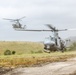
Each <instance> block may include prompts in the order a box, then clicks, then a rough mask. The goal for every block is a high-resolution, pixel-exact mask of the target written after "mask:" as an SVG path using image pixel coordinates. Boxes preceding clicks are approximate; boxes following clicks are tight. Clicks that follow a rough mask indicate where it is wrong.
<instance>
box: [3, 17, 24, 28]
mask: <svg viewBox="0 0 76 75" xmlns="http://www.w3.org/2000/svg"><path fill="white" fill-rule="evenodd" d="M23 18H25V16H24V17H21V18H19V19H7V18H3V19H4V20H10V21H11V22H14V24H12V26H13V28H14V29H24V28H25V25H24V27H22V24H21V23H20V21H21V20H22V19H23Z"/></svg>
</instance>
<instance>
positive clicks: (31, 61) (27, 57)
mask: <svg viewBox="0 0 76 75" xmlns="http://www.w3.org/2000/svg"><path fill="white" fill-rule="evenodd" d="M72 57H76V52H65V53H60V52H55V53H51V54H46V53H41V54H23V55H10V56H4V55H3V56H0V66H2V67H19V66H23V67H25V66H37V65H38V66H39V65H43V64H45V63H50V62H58V61H66V60H67V59H68V58H72Z"/></svg>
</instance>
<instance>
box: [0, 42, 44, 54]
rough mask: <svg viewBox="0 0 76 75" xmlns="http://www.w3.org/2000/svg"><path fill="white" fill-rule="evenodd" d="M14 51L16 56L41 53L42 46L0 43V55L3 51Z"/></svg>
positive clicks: (27, 43) (31, 43)
mask: <svg viewBox="0 0 76 75" xmlns="http://www.w3.org/2000/svg"><path fill="white" fill-rule="evenodd" d="M7 49H8V50H11V51H16V53H17V54H25V53H31V52H37V51H43V44H42V43H37V42H8V41H7V42H3V41H1V42H0V54H3V53H4V51H5V50H7Z"/></svg>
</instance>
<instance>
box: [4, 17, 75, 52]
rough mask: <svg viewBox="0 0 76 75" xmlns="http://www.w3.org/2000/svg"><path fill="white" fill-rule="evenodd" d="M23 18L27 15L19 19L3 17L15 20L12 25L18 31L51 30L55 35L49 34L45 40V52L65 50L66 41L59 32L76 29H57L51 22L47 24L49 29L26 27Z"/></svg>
mask: <svg viewBox="0 0 76 75" xmlns="http://www.w3.org/2000/svg"><path fill="white" fill-rule="evenodd" d="M23 18H25V17H22V18H19V19H7V18H3V19H4V20H10V21H11V22H14V24H12V26H13V28H14V29H15V30H16V31H37V32H42V31H43V32H44V31H45V32H49V31H51V32H52V33H53V37H52V36H49V37H47V38H46V39H45V41H44V42H43V44H44V52H48V53H50V52H51V51H61V52H64V51H65V50H66V42H65V41H64V40H62V39H61V37H60V36H59V35H58V32H60V31H67V30H76V29H57V28H56V27H53V26H52V25H51V24H46V26H47V27H48V28H49V29H26V25H24V26H23V27H22V24H21V23H20V21H21V19H23Z"/></svg>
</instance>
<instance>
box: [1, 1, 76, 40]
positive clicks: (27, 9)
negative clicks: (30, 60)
mask: <svg viewBox="0 0 76 75" xmlns="http://www.w3.org/2000/svg"><path fill="white" fill-rule="evenodd" d="M23 16H26V18H24V19H23V20H22V21H21V23H22V24H23V25H27V29H28V28H29V29H48V28H47V27H46V26H45V25H44V24H52V25H54V26H56V27H57V28H59V29H65V28H69V29H70V28H76V0H0V40H2V41H4V40H15V41H43V40H44V38H45V37H48V36H49V35H52V33H51V32H22V31H21V32H20V31H15V30H14V29H13V28H12V25H11V24H12V23H11V22H10V21H8V20H3V19H2V18H14V19H15V18H21V17H23ZM59 34H60V36H61V37H62V38H63V39H64V38H68V37H70V36H76V31H66V32H60V33H59Z"/></svg>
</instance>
